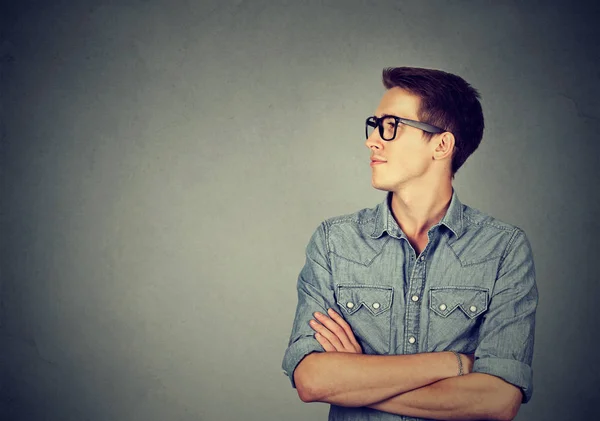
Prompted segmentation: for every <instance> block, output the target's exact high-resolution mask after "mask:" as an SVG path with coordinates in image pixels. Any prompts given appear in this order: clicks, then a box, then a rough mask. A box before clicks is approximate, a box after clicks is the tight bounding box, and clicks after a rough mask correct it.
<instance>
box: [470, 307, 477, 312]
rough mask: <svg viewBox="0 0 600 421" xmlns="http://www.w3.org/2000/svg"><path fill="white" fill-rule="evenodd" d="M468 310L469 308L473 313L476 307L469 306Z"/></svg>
mask: <svg viewBox="0 0 600 421" xmlns="http://www.w3.org/2000/svg"><path fill="white" fill-rule="evenodd" d="M469 310H471V313H475V312H476V311H477V307H475V306H471V307H470V308H469Z"/></svg>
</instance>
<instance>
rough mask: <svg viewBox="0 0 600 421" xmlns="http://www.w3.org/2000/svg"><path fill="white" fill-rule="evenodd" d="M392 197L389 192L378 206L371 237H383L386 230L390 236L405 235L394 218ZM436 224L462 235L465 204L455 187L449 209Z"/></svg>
mask: <svg viewBox="0 0 600 421" xmlns="http://www.w3.org/2000/svg"><path fill="white" fill-rule="evenodd" d="M391 198H392V193H391V192H389V193H388V194H387V195H386V197H385V199H384V200H383V202H381V203H380V204H379V205H378V207H377V210H376V214H375V215H376V217H375V226H374V227H373V233H372V234H371V237H373V238H379V237H381V236H382V235H383V233H384V232H387V233H388V234H389V235H390V236H392V237H396V238H400V237H403V236H405V235H404V233H403V232H402V230H401V229H400V227H399V226H398V223H397V222H396V220H395V219H394V215H393V214H392V211H391V209H390V200H391ZM436 225H444V226H446V227H447V228H448V229H449V230H450V231H452V233H453V234H454V235H455V236H456V237H460V236H461V235H462V234H463V232H464V222H463V204H462V203H461V202H460V200H459V199H458V194H456V191H455V190H454V189H452V199H450V205H449V206H448V210H447V211H446V214H445V215H444V217H443V218H442V220H441V221H440V222H439V223H438V224H436ZM434 226H435V225H434Z"/></svg>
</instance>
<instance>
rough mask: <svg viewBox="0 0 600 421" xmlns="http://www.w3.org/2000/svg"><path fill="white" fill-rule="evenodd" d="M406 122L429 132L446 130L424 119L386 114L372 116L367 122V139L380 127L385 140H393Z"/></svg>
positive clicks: (380, 132)
mask: <svg viewBox="0 0 600 421" xmlns="http://www.w3.org/2000/svg"><path fill="white" fill-rule="evenodd" d="M400 123H402V124H406V125H407V126H412V127H416V128H417V129H420V130H423V131H424V132H427V133H443V132H445V131H446V130H444V129H441V128H439V127H436V126H432V125H431V124H427V123H423V122H422V121H416V120H409V119H407V118H402V117H397V116H395V115H384V116H381V117H375V116H371V117H369V118H367V121H366V122H365V125H366V127H365V134H366V136H367V139H368V138H369V136H370V135H371V133H373V130H375V128H376V127H379V134H380V136H381V138H382V139H383V140H393V139H394V138H395V137H396V130H397V129H398V125H399V124H400Z"/></svg>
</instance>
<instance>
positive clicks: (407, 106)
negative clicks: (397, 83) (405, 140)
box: [375, 88, 421, 120]
mask: <svg viewBox="0 0 600 421" xmlns="http://www.w3.org/2000/svg"><path fill="white" fill-rule="evenodd" d="M420 105H421V100H420V98H419V97H418V96H416V95H413V94H411V93H410V92H408V91H405V90H404V89H401V88H391V89H388V90H387V91H386V92H385V93H384V94H383V97H382V98H381V102H380V103H379V106H378V107H377V110H375V115H376V116H378V117H381V116H382V115H384V114H390V115H395V116H398V117H404V118H408V119H413V120H416V119H417V118H418V117H417V114H418V112H419V107H420Z"/></svg>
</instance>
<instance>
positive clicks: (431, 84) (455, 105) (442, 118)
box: [382, 67, 484, 177]
mask: <svg viewBox="0 0 600 421" xmlns="http://www.w3.org/2000/svg"><path fill="white" fill-rule="evenodd" d="M382 76H383V85H384V86H385V88H386V89H391V88H395V87H398V88H402V89H405V90H406V91H408V92H410V93H411V94H413V95H416V96H418V97H419V98H420V99H421V106H420V109H419V112H418V113H417V115H418V117H419V120H420V121H423V122H425V123H429V124H432V125H434V126H437V127H441V128H442V129H444V130H446V131H448V132H451V133H452V134H453V135H454V138H455V145H454V153H453V155H452V176H453V177H454V174H455V173H456V171H458V169H459V168H460V167H461V166H462V165H463V164H464V163H465V161H466V160H467V158H468V157H469V156H470V155H471V154H472V153H473V152H474V151H475V149H477V147H478V146H479V143H481V138H482V137H483V128H484V122H483V111H482V109H481V103H480V102H479V99H480V98H481V96H480V95H479V92H477V90H476V89H475V88H473V87H472V86H471V85H469V84H468V83H467V82H466V81H465V80H464V79H462V78H461V77H459V76H456V75H453V74H452V73H446V72H443V71H441V70H433V69H421V68H415V67H389V68H386V69H383V75H382ZM424 136H425V137H426V138H427V140H429V139H431V137H432V136H433V135H432V134H431V133H424Z"/></svg>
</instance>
